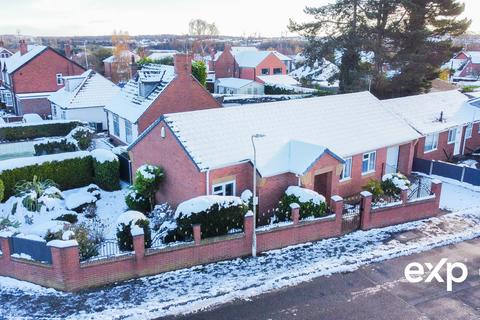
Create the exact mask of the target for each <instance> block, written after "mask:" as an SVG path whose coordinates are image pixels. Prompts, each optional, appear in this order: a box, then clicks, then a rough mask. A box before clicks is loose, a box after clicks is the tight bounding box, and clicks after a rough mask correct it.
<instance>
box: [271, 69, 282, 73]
mask: <svg viewBox="0 0 480 320" xmlns="http://www.w3.org/2000/svg"><path fill="white" fill-rule="evenodd" d="M273 74H282V68H273Z"/></svg>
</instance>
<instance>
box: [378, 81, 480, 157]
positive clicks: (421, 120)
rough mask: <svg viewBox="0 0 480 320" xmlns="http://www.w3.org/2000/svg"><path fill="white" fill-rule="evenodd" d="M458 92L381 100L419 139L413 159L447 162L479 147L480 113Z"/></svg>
mask: <svg viewBox="0 0 480 320" xmlns="http://www.w3.org/2000/svg"><path fill="white" fill-rule="evenodd" d="M467 101H468V98H467V96H465V95H464V94H462V93H461V92H459V91H458V90H450V91H444V92H434V93H428V94H422V95H417V96H410V97H403V98H396V99H388V100H383V101H382V103H383V105H385V106H386V107H387V108H389V110H391V111H392V112H394V113H395V114H397V115H398V116H400V117H401V118H403V119H404V120H405V121H406V122H407V123H408V124H410V126H411V127H412V128H413V129H415V130H416V131H417V132H418V133H420V134H421V135H422V138H421V139H419V141H418V143H417V144H416V146H415V157H416V158H421V159H426V160H448V159H451V158H452V157H453V156H459V155H463V154H467V153H471V152H472V151H473V150H475V149H477V148H479V147H480V126H479V122H480V109H479V108H478V107H477V106H475V105H472V104H470V103H468V102H467Z"/></svg>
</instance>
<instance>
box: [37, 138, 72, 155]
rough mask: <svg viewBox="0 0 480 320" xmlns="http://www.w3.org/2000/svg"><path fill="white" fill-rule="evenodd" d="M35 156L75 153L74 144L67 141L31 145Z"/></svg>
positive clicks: (51, 141)
mask: <svg viewBox="0 0 480 320" xmlns="http://www.w3.org/2000/svg"><path fill="white" fill-rule="evenodd" d="M33 147H34V149H35V155H36V156H42V155H47V154H55V153H63V152H73V151H77V146H75V144H73V143H71V142H68V141H67V139H61V140H49V141H42V142H39V143H36V144H34V145H33Z"/></svg>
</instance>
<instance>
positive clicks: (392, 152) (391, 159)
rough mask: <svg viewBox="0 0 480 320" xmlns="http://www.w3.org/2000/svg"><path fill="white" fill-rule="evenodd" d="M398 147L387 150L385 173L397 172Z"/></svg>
mask: <svg viewBox="0 0 480 320" xmlns="http://www.w3.org/2000/svg"><path fill="white" fill-rule="evenodd" d="M399 150H400V147H399V146H394V147H389V148H388V149H387V166H386V168H385V173H396V172H397V171H398V170H397V169H398V153H399Z"/></svg>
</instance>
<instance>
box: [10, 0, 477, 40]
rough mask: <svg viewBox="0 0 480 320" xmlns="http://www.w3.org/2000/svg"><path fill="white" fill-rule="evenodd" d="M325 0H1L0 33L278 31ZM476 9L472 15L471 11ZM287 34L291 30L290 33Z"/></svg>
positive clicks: (473, 1) (470, 3)
mask: <svg viewBox="0 0 480 320" xmlns="http://www.w3.org/2000/svg"><path fill="white" fill-rule="evenodd" d="M328 1H329V0H288V1H286V0H240V1H229V0H201V1H199V0H141V1H135V0H80V1H65V0H13V1H12V0H0V9H1V10H2V12H3V13H8V14H2V18H1V19H0V34H16V33H17V32H20V33H21V34H23V35H34V36H38V35H47V36H65V35H67V36H75V35H108V34H111V33H112V32H113V30H124V31H128V32H129V34H130V35H138V34H162V33H173V34H185V33H187V31H188V22H189V21H190V20H191V19H195V18H201V19H204V20H207V21H210V22H215V23H216V24H217V26H218V28H219V30H220V33H221V34H222V35H234V36H242V35H252V34H254V33H257V34H258V33H260V34H261V35H262V36H280V35H281V34H282V32H283V33H285V32H286V31H287V28H286V26H287V24H288V19H289V18H292V19H294V20H298V21H305V19H307V17H306V16H305V15H304V14H303V12H302V9H303V8H304V7H305V6H306V5H312V6H318V5H321V4H324V3H326V2H328ZM464 2H465V3H466V6H467V7H466V15H467V16H468V17H470V18H471V19H473V23H472V27H471V30H472V31H476V32H480V15H479V13H480V0H464ZM475 13H476V17H474V14H475ZM289 35H290V34H289Z"/></svg>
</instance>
